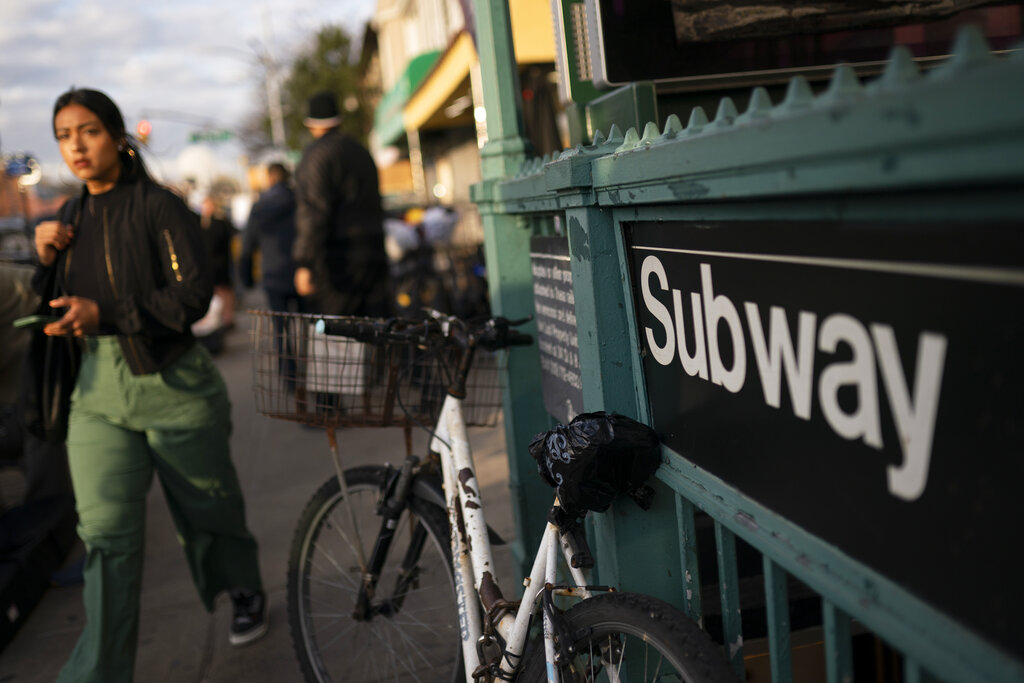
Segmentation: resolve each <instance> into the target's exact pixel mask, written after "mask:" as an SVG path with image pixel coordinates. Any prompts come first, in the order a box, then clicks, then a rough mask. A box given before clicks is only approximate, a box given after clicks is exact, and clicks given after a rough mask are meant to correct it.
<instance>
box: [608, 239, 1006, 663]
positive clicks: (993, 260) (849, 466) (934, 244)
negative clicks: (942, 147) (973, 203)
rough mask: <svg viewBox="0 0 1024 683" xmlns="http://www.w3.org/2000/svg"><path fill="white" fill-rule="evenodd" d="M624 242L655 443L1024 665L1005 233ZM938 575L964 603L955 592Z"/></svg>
mask: <svg viewBox="0 0 1024 683" xmlns="http://www.w3.org/2000/svg"><path fill="white" fill-rule="evenodd" d="M626 234H627V244H628V247H629V257H630V258H629V260H630V266H631V278H632V286H633V295H634V306H635V310H636V319H637V333H638V336H639V343H640V347H641V350H642V356H643V368H644V376H645V381H646V385H647V392H648V399H649V403H650V408H651V415H652V420H653V426H654V427H655V429H656V430H657V431H658V433H659V435H660V436H661V438H662V440H663V441H664V443H665V444H666V445H667V446H668V447H670V448H671V449H673V450H674V451H676V452H677V453H679V454H680V455H682V456H683V457H686V458H687V459H689V460H691V461H692V462H694V463H695V464H697V465H699V466H700V467H702V468H704V469H706V470H708V471H709V472H711V473H712V474H715V475H716V476H718V477H719V478H721V479H722V480H724V481H725V482H726V483H727V484H729V485H731V486H733V487H735V488H737V489H739V490H740V491H742V492H743V493H744V494H746V495H748V496H750V497H751V498H753V499H755V500H757V501H759V502H760V503H762V504H764V505H765V506H766V507H768V508H769V509H772V510H773V511H775V512H777V513H779V514H781V515H782V516H784V517H786V518H787V519H789V520H790V521H792V522H794V523H796V524H798V525H800V526H802V527H803V528H805V529H807V530H808V531H810V532H811V533H813V534H815V535H817V536H819V537H820V538H822V539H824V540H826V541H828V542H829V543H831V544H834V545H835V546H837V547H838V548H840V549H841V550H842V551H844V552H846V553H847V554H849V555H851V556H853V557H854V558H856V559H858V560H860V561H862V562H864V563H865V564H867V565H868V566H871V567H872V568H874V569H876V570H877V571H879V572H880V573H882V574H883V575H885V576H887V577H890V578H892V579H893V580H895V581H897V582H898V583H901V584H903V585H904V586H906V587H908V588H909V589H911V590H912V591H913V592H915V593H917V594H918V595H919V596H920V597H923V598H925V599H926V600H928V601H929V602H931V603H932V604H934V605H935V606H937V607H939V608H941V609H944V610H945V611H947V612H949V613H950V614H952V615H953V616H955V617H956V618H958V619H960V620H962V621H964V622H965V623H967V624H969V625H971V626H972V627H974V628H976V629H977V630H979V631H984V632H986V633H987V634H988V635H990V636H991V637H992V639H993V640H994V641H996V642H999V643H1001V644H1002V645H1003V646H1004V647H1007V648H1009V649H1011V650H1013V651H1015V652H1017V653H1018V654H1020V653H1024V635H1022V634H1021V633H1020V630H1019V629H1014V628H1012V624H1013V623H1015V622H1014V619H1015V618H1016V617H1014V616H1013V614H1014V611H1015V610H1016V611H1017V613H1019V611H1020V610H1021V609H1024V589H1022V587H1021V585H1022V584H1021V582H1020V581H1019V579H1018V578H1017V577H1016V570H1015V569H1014V567H1015V562H1016V560H1015V557H1016V553H1015V551H1014V550H1013V546H1014V543H1013V542H1012V539H1013V538H1015V537H1016V535H1017V532H1016V525H1017V520H1019V519H1020V518H1021V516H1022V512H1024V510H1022V506H1021V504H1020V503H1019V495H1018V493H1017V490H1018V488H1019V486H1020V483H1021V482H1022V481H1024V360H1022V354H1024V239H1022V237H1021V234H1022V231H1021V230H1020V228H1019V227H1018V226H1007V225H996V226H991V225H989V226H984V225H963V224H939V225H924V224H895V225H878V224H852V223H838V222H837V223H832V222H815V223H810V222H792V223H782V222H779V223H756V224H755V223H742V222H734V223H690V222H678V223H666V222H659V223H634V224H629V225H627V227H626ZM950 576H957V577H958V578H957V580H956V582H957V584H958V585H960V586H963V585H964V583H965V582H967V583H970V581H971V580H976V581H977V582H978V583H977V588H976V589H971V588H968V589H966V590H960V591H950V590H949V579H950ZM972 577H973V578H972ZM992 585H998V586H1000V591H999V594H998V595H994V594H993V591H991V590H990V589H989V587H990V586H992ZM996 625H1001V628H1000V627H997V626H996ZM1014 634H1016V635H1014Z"/></svg>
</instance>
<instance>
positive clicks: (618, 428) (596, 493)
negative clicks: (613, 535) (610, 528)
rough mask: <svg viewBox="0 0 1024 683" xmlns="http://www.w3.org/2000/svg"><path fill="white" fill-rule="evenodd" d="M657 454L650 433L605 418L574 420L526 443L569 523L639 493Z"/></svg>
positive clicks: (611, 417) (627, 422)
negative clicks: (622, 498) (554, 490)
mask: <svg viewBox="0 0 1024 683" xmlns="http://www.w3.org/2000/svg"><path fill="white" fill-rule="evenodd" d="M660 450H661V449H660V445H659V443H658V436H657V434H655V432H654V430H653V429H651V428H650V427H648V426H647V425H644V424H641V423H639V422H637V421H636V420H633V419H630V418H628V417H626V416H624V415H616V414H614V413H605V412H599V413H583V414H581V415H577V416H576V418H575V419H573V420H572V421H571V422H570V423H569V424H567V425H559V426H557V427H555V428H554V429H551V430H549V431H547V432H543V433H541V434H538V435H537V436H535V437H534V438H533V440H532V441H531V442H530V455H532V456H533V458H534V460H536V461H537V470H538V471H539V472H540V474H541V476H542V477H544V480H545V481H547V483H548V484H550V485H551V486H553V487H555V488H556V490H557V491H556V492H557V493H558V500H559V503H560V504H561V506H562V509H563V510H564V513H565V515H566V516H568V517H570V518H575V517H580V516H582V515H583V514H585V513H586V511H587V510H593V511H595V512H604V511H605V510H607V509H608V506H610V505H611V504H612V501H613V500H615V498H616V497H617V496H619V495H620V494H633V493H636V492H637V491H639V490H640V489H641V488H642V487H643V486H644V484H645V482H646V481H647V480H648V479H649V478H650V477H651V475H652V474H654V471H655V470H656V469H658V465H659V464H660V462H661V456H660Z"/></svg>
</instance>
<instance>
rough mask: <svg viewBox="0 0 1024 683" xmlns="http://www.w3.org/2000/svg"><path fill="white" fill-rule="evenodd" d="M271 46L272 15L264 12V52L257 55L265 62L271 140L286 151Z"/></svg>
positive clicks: (282, 117)
mask: <svg viewBox="0 0 1024 683" xmlns="http://www.w3.org/2000/svg"><path fill="white" fill-rule="evenodd" d="M270 45H271V36H270V15H269V13H268V12H267V11H266V10H264V12H263V51H262V53H260V52H258V51H257V55H258V56H259V59H260V61H261V62H263V68H264V73H265V76H264V77H263V81H264V83H265V84H266V88H267V112H268V114H269V115H270V139H271V140H272V141H273V143H274V147H277V148H278V149H284V148H285V140H284V111H283V109H282V107H281V85H280V83H279V82H278V77H277V73H278V72H277V62H276V61H275V60H274V56H273V54H272V53H271V52H270Z"/></svg>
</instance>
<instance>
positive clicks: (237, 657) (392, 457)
mask: <svg viewBox="0 0 1024 683" xmlns="http://www.w3.org/2000/svg"><path fill="white" fill-rule="evenodd" d="M261 305H262V297H261V296H260V295H259V294H258V293H254V292H250V293H248V294H246V296H245V297H244V298H243V299H242V302H241V304H240V307H241V308H244V307H260V306H261ZM248 334H249V317H248V316H247V315H246V314H245V313H244V310H243V311H240V312H239V314H238V315H237V316H236V327H235V329H234V330H233V331H232V332H230V333H229V334H228V336H227V340H226V346H225V349H224V350H223V351H222V352H221V353H220V354H219V355H217V356H216V362H217V365H218V367H219V368H220V370H221V372H222V374H223V375H224V378H225V380H226V382H227V385H228V390H229V392H230V394H231V399H232V404H233V412H232V415H233V420H234V432H233V437H232V442H231V448H232V457H233V460H234V463H235V467H236V469H237V471H238V475H239V479H240V481H241V485H242V489H243V490H244V492H245V496H246V505H247V516H248V522H249V528H250V529H251V531H252V532H253V534H254V535H255V536H256V538H257V540H258V541H259V543H260V562H261V567H262V572H263V581H264V585H265V588H266V590H267V596H268V600H269V605H270V631H269V633H268V634H267V635H266V636H265V637H264V638H262V639H261V640H259V641H257V642H255V643H253V644H251V645H248V646H245V647H241V648H235V647H232V646H231V645H229V644H228V637H227V636H228V624H229V621H230V617H231V605H230V600H229V599H228V598H227V596H226V595H222V596H221V597H220V598H219V600H218V602H217V607H216V610H215V611H214V612H213V613H212V614H210V613H207V612H206V611H205V609H204V608H203V606H202V604H201V603H200V601H199V598H198V596H197V594H196V591H195V588H194V587H193V585H192V581H191V579H190V577H189V573H188V568H187V566H186V564H185V558H184V555H183V554H182V552H181V549H180V547H179V545H178V541H177V537H176V534H175V530H174V525H173V523H172V521H171V517H170V513H169V511H168V509H167V504H166V501H165V500H164V496H163V493H162V490H161V488H160V486H159V485H156V484H154V485H153V486H152V488H151V491H150V494H149V500H148V505H147V519H146V534H147V539H146V555H145V569H144V574H143V586H142V608H141V616H140V625H139V649H138V658H137V661H136V667H135V680H136V681H137V682H138V683H193V682H195V683H228V682H230V683H237V682H238V681H247V682H249V681H251V682H254V683H259V682H267V683H276V682H279V681H301V680H302V674H301V673H300V671H299V666H298V663H297V661H296V658H295V654H294V651H293V649H292V641H291V635H290V633H289V629H288V623H287V621H288V620H287V611H286V605H285V601H286V578H285V573H286V569H287V564H288V551H289V547H290V544H291V539H292V534H293V532H294V528H295V523H296V521H297V520H298V517H299V514H300V512H301V511H302V509H303V508H304V507H305V504H306V502H307V501H308V500H309V498H310V497H311V496H312V495H313V493H314V492H315V491H316V490H317V488H319V486H320V485H321V484H322V483H323V482H324V481H325V480H326V479H327V478H328V477H331V476H333V473H334V468H333V464H332V461H331V457H330V452H329V450H328V445H327V438H326V435H325V433H324V432H323V431H322V430H319V429H313V428H308V427H305V426H303V425H300V424H296V423H291V422H285V421H280V420H273V419H270V418H267V417H264V416H262V415H259V414H258V413H257V412H256V410H255V406H254V401H253V394H252V390H251V369H250V358H249V337H248ZM339 443H340V445H341V457H342V461H343V465H344V466H345V467H352V466H356V465H361V464H374V463H384V462H391V463H395V464H397V463H400V462H401V461H402V460H403V459H404V456H405V446H404V438H403V435H402V431H401V430H400V429H348V430H345V431H344V432H342V433H340V434H339ZM426 443H427V435H426V434H425V433H419V434H415V435H414V451H415V452H416V453H420V454H422V453H423V452H424V451H425V445H426ZM470 443H471V445H472V447H473V450H474V457H475V459H476V463H477V469H478V472H477V474H478V480H479V482H480V486H481V496H482V498H483V500H484V502H485V505H486V511H487V521H488V522H489V524H490V525H491V526H492V527H493V528H494V529H495V530H496V531H497V532H498V533H499V534H500V535H502V536H503V537H504V538H506V539H508V540H511V539H512V538H514V536H515V528H514V526H513V522H512V515H511V509H510V507H509V505H510V503H509V488H508V462H507V459H506V456H505V453H504V448H505V441H504V432H503V430H502V428H501V426H500V424H499V426H498V427H492V428H472V429H470ZM81 553H82V549H81V547H80V546H76V548H75V549H73V550H72V553H71V557H69V562H70V561H73V560H74V559H76V556H80V555H81ZM494 557H495V563H496V565H497V567H498V569H499V580H500V581H501V585H502V587H503V589H504V592H505V594H506V595H509V596H512V595H516V594H517V593H518V588H517V582H516V581H514V580H513V578H512V576H511V574H510V571H511V566H512V555H511V551H510V550H509V549H508V546H503V547H497V548H495V552H494ZM503 568H504V570H503ZM81 596H82V589H81V586H73V587H64V588H60V587H52V588H50V589H49V590H47V592H46V593H45V595H44V596H43V599H42V601H41V602H40V603H39V605H38V606H37V607H36V608H35V610H34V611H33V612H32V615H31V616H30V617H29V619H28V621H27V622H26V623H25V624H24V626H23V627H22V628H21V630H20V631H19V632H18V634H17V635H16V636H15V638H14V640H13V641H12V642H11V643H10V644H9V645H8V646H7V647H6V648H5V649H4V650H3V652H0V683H37V682H38V683H50V682H52V681H53V680H54V679H55V678H56V677H57V673H58V672H59V671H60V668H61V666H62V665H63V663H64V661H65V660H66V659H67V657H68V655H69V654H70V652H71V649H72V648H73V647H74V644H75V642H76V640H77V639H78V634H79V633H80V631H81V628H82V624H83V622H84V612H83V609H82V601H81Z"/></svg>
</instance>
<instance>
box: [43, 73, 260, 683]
mask: <svg viewBox="0 0 1024 683" xmlns="http://www.w3.org/2000/svg"><path fill="white" fill-rule="evenodd" d="M53 130H54V135H55V136H56V138H57V142H58V145H59V147H60V152H61V155H62V157H63V159H64V161H65V163H67V165H68V167H69V168H70V169H71V171H72V173H74V174H75V176H76V177H77V178H79V179H80V180H82V181H84V183H85V184H84V186H83V188H82V191H81V194H80V195H79V196H78V197H77V198H76V199H72V200H71V202H70V203H69V206H68V207H66V209H65V210H62V211H61V214H60V215H61V217H62V218H63V220H64V221H67V222H61V221H48V222H45V223H40V225H39V226H38V227H37V228H36V236H35V246H36V252H37V254H38V257H39V267H38V270H37V272H36V278H35V284H36V286H37V289H38V290H39V291H40V293H42V294H44V296H47V295H49V287H50V285H51V284H52V282H53V279H54V278H57V280H58V281H59V282H62V283H63V286H62V289H61V295H60V296H57V297H56V298H54V299H53V300H52V301H50V306H51V307H52V308H54V309H57V310H56V311H55V314H56V315H59V316H60V319H59V320H58V321H57V322H52V323H50V324H48V325H46V326H45V327H44V328H43V332H44V333H45V334H48V335H74V336H75V337H78V338H80V341H81V347H82V361H81V366H80V369H79V371H78V376H77V380H76V382H75V389H74V391H73V393H72V394H71V408H70V417H69V421H68V436H67V444H68V457H69V461H70V466H71V477H72V482H73V484H74V490H75V497H76V501H77V503H76V504H77V508H78V516H79V525H78V533H79V536H80V537H81V538H82V541H83V542H84V544H85V547H86V561H85V572H84V573H85V589H84V594H83V599H84V601H85V612H86V619H87V622H86V625H85V628H84V630H83V632H82V635H81V637H80V639H79V641H78V644H77V645H76V647H75V650H74V652H73V653H72V655H71V658H70V659H69V661H68V662H67V663H66V664H65V666H64V668H63V670H62V671H61V674H60V677H59V679H58V680H59V681H61V682H71V681H75V682H87V681H88V682H93V681H95V682H100V681H103V682H105V683H111V682H115V681H131V680H132V674H133V669H134V665H135V653H136V648H137V640H138V618H139V597H140V590H141V579H142V561H143V544H144V532H145V511H146V495H147V492H148V490H149V487H150V484H151V483H152V479H153V473H154V472H155V473H156V475H157V477H158V478H159V479H160V483H161V485H162V487H163V489H164V492H165V494H166V498H167V502H168V505H169V506H170V510H171V515H172V517H173V519H174V522H175V524H176V526H177V529H178V535H179V538H180V539H181V543H182V546H183V548H184V550H185V554H186V557H187V559H188V565H189V568H190V570H191V573H192V578H193V581H194V582H195V585H196V588H197V589H198V591H199V596H200V598H201V599H202V601H203V604H204V605H205V606H206V608H207V610H211V611H212V609H213V607H214V599H215V598H216V596H217V595H218V594H219V593H220V592H221V591H229V592H230V595H231V599H232V602H233V606H234V617H233V619H232V625H231V632H230V634H229V637H230V640H231V642H232V643H233V644H236V645H237V644H244V643H247V642H250V641H252V640H255V639H256V638H259V637H260V636H262V635H263V634H264V633H265V632H266V629H267V621H266V604H265V599H264V595H263V589H262V584H261V581H260V574H259V568H258V563H257V546H256V541H255V540H254V539H253V537H252V535H251V534H250V533H249V531H248V529H247V528H246V524H245V511H244V503H243V500H242V493H241V490H240V488H239V485H238V480H237V476H236V473H235V470H234V467H233V465H232V463H231V460H230V457H229V436H230V432H231V422H230V403H229V400H228V395H227V390H226V387H225V385H224V382H223V380H222V378H221V376H220V373H219V372H218V371H217V369H216V367H215V366H214V365H213V362H212V360H211V359H210V356H209V354H208V353H207V352H206V350H205V349H203V348H202V347H201V346H199V345H198V344H196V341H195V339H194V338H193V336H192V333H191V331H190V327H191V324H192V323H193V322H195V321H196V320H198V319H199V318H200V317H202V315H203V314H204V313H205V312H206V309H207V306H208V304H209V301H210V296H211V292H212V284H211V278H210V273H209V270H208V269H207V267H206V265H205V255H204V247H203V242H202V234H201V233H200V229H199V224H198V217H197V216H196V215H195V214H194V213H192V212H191V211H189V210H188V208H187V207H186V206H185V204H184V203H183V202H182V201H181V200H180V199H179V198H178V197H177V196H175V195H174V194H173V193H171V192H170V191H168V190H166V189H164V188H162V187H160V186H158V185H157V184H156V183H154V182H153V180H152V179H151V178H150V176H149V175H148V173H147V171H146V168H145V166H144V165H143V162H142V158H141V156H140V155H139V152H138V150H137V149H136V148H135V146H134V145H133V142H132V141H131V140H130V139H129V137H128V135H127V133H126V131H125V125H124V119H123V117H122V116H121V112H120V111H119V110H118V108H117V105H115V104H114V102H113V101H112V100H111V99H110V98H109V97H107V96H106V95H105V94H103V93H101V92H98V91H96V90H85V89H72V90H69V91H68V92H66V93H64V94H62V95H61V96H60V97H59V98H58V99H57V101H56V103H55V105H54V109H53Z"/></svg>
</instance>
